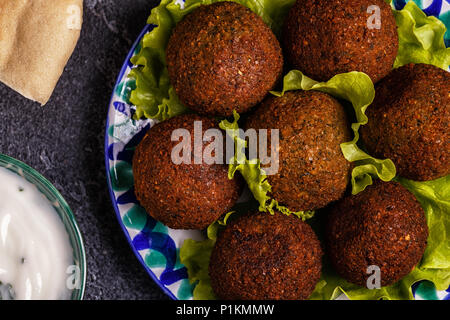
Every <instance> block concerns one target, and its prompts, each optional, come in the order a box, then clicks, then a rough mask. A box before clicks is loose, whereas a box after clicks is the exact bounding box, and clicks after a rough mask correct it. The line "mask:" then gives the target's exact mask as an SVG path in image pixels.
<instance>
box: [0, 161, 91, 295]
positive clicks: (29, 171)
mask: <svg viewBox="0 0 450 320" xmlns="http://www.w3.org/2000/svg"><path fill="white" fill-rule="evenodd" d="M4 164H6V165H4ZM8 165H11V166H15V167H17V168H18V169H20V170H22V172H23V174H24V175H29V176H31V177H33V178H35V179H36V181H38V183H40V186H41V187H42V188H43V189H45V190H46V191H48V192H49V193H50V194H52V195H53V196H55V198H56V200H57V201H58V203H59V205H60V206H61V212H62V213H63V214H64V215H65V217H66V218H67V222H68V224H67V223H64V221H62V218H61V217H60V216H59V214H58V217H59V218H60V220H61V221H62V222H63V224H64V226H65V228H66V229H67V228H71V229H72V230H73V231H74V232H73V233H74V235H75V236H74V240H75V242H76V244H77V246H78V248H79V250H77V251H78V254H79V256H80V258H81V259H80V261H79V267H80V275H81V282H80V289H79V290H78V291H79V293H78V294H77V295H76V296H75V297H72V298H71V300H83V298H84V293H85V290H86V275H87V263H86V250H85V247H84V241H83V236H82V235H81V232H80V229H79V227H78V223H77V221H76V219H75V216H74V214H73V212H72V210H71V209H70V206H69V204H68V203H67V201H66V200H65V199H64V197H63V196H62V195H61V193H60V192H59V191H58V190H57V189H56V187H55V186H54V185H53V184H52V183H51V182H50V181H49V180H47V179H46V178H45V177H44V176H43V175H42V174H40V173H39V172H38V171H36V170H35V169H33V168H32V167H30V166H29V165H27V164H26V163H24V162H22V161H20V160H17V159H14V158H12V157H10V156H7V155H5V154H2V153H0V167H2V168H6V169H8V168H9V166H8ZM12 172H13V171H12ZM14 173H16V174H18V175H20V174H19V173H17V172H14ZM30 183H31V182H30ZM66 232H67V230H66ZM67 234H68V235H69V237H70V234H69V232H67ZM72 249H73V250H74V251H75V250H76V248H73V246H72Z"/></svg>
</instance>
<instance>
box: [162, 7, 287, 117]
mask: <svg viewBox="0 0 450 320" xmlns="http://www.w3.org/2000/svg"><path fill="white" fill-rule="evenodd" d="M166 60H167V68H168V70H169V77H170V81H171V83H172V85H173V86H174V88H175V91H176V93H177V95H178V97H179V98H180V100H181V101H182V102H183V103H184V104H185V105H186V106H188V107H189V108H191V109H192V110H195V111H197V112H198V113H200V114H206V115H214V116H230V115H232V113H233V110H234V109H235V110H236V111H237V112H239V113H242V112H246V111H247V110H248V109H250V108H251V107H253V106H255V105H256V104H258V103H259V102H261V101H262V100H263V98H264V97H265V95H266V94H267V93H268V92H269V90H271V89H273V87H274V86H275V85H276V83H277V82H278V79H279V78H280V77H281V75H282V70H283V56H282V53H281V47H280V44H279V42H278V40H277V38H276V37H275V35H274V34H273V32H272V30H271V29H270V28H269V27H268V26H267V25H266V24H265V23H264V21H263V20H262V19H261V17H259V16H258V15H257V14H255V13H253V12H252V11H251V10H250V9H248V8H246V7H244V6H242V5H240V4H237V3H235V2H217V3H213V4H211V5H207V6H204V5H202V6H200V7H199V8H197V9H196V10H194V11H193V12H192V13H190V14H188V15H187V16H186V17H185V18H184V19H183V20H182V21H181V22H179V23H178V24H177V25H176V27H175V29H174V31H173V33H172V35H171V37H170V39H169V43H168V45H167V49H166Z"/></svg>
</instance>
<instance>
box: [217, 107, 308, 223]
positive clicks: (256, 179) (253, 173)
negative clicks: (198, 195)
mask: <svg viewBox="0 0 450 320" xmlns="http://www.w3.org/2000/svg"><path fill="white" fill-rule="evenodd" d="M233 117H234V120H233V122H229V121H228V120H226V119H225V120H223V121H222V122H220V124H219V126H220V128H221V129H223V130H225V131H226V133H227V134H228V135H229V136H230V137H231V138H232V139H233V141H234V145H235V152H234V157H233V158H232V159H231V160H230V164H229V167H228V178H229V179H233V178H234V176H235V174H236V172H237V171H239V172H240V174H241V175H242V177H243V178H244V180H245V182H246V183H247V186H248V188H249V189H250V191H251V192H252V194H253V197H254V198H255V199H256V201H258V203H259V211H263V212H269V213H270V214H274V213H275V210H277V211H279V212H281V213H283V214H286V215H291V214H293V215H295V216H297V217H299V218H300V219H302V220H306V219H309V218H311V217H312V216H314V211H297V212H294V211H291V210H289V209H288V208H287V207H285V206H282V205H280V204H279V203H278V201H277V200H276V199H273V198H271V197H270V196H269V193H270V191H271V189H272V186H271V185H270V184H269V182H268V181H267V175H266V174H265V172H264V169H262V168H261V163H260V161H259V160H258V159H252V160H248V159H247V158H246V156H245V150H244V148H245V146H246V141H245V140H244V139H242V138H241V137H240V136H239V124H238V121H239V118H240V116H239V114H238V113H237V112H236V111H234V112H233Z"/></svg>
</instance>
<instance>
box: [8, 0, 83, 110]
mask: <svg viewBox="0 0 450 320" xmlns="http://www.w3.org/2000/svg"><path fill="white" fill-rule="evenodd" d="M82 13H83V0H0V81H2V82H3V83H5V84H6V85H8V86H9V87H11V88H12V89H14V90H16V91H17V92H19V93H20V94H22V95H23V96H25V97H27V98H29V99H32V100H35V101H38V102H40V103H41V104H42V105H44V104H45V103H47V101H48V100H49V99H50V96H51V94H52V92H53V90H54V88H55V86H56V83H57V82H58V79H59V78H60V76H61V74H62V72H63V70H64V67H65V65H66V64H67V61H68V60H69V58H70V56H71V54H72V52H73V50H74V49H75V46H76V43H77V41H78V38H79V37H80V30H81V24H82Z"/></svg>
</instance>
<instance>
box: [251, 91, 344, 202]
mask: <svg viewBox="0 0 450 320" xmlns="http://www.w3.org/2000/svg"><path fill="white" fill-rule="evenodd" d="M246 128H247V129H248V128H254V129H256V130H258V129H269V130H268V132H269V134H268V136H269V135H271V134H272V130H270V129H278V130H279V139H280V140H279V146H278V147H279V148H278V150H277V149H276V148H274V147H273V146H270V148H269V150H270V153H271V155H276V152H277V151H278V157H279V161H278V164H279V166H278V171H277V172H276V173H275V172H271V173H270V174H269V172H268V174H269V175H268V178H267V179H268V182H269V183H270V185H271V186H272V191H271V193H272V197H273V198H274V199H276V200H277V201H278V202H279V203H280V204H283V205H285V206H287V207H288V208H289V209H291V210H295V211H306V210H316V209H319V208H322V207H325V206H326V205H327V204H328V203H330V202H332V201H335V200H338V199H340V198H341V197H342V196H343V195H344V192H345V190H346V188H347V185H348V183H349V181H350V172H351V163H350V162H348V161H347V160H346V159H345V158H344V155H343V154H342V151H341V148H340V144H341V143H343V142H347V141H350V140H351V133H350V125H349V123H348V120H347V116H346V113H345V110H344V107H343V106H342V105H341V104H340V103H339V102H338V101H337V100H336V99H334V98H333V97H332V96H330V95H328V94H326V93H322V92H318V91H291V92H287V93H285V94H284V95H283V96H282V97H270V98H267V99H266V100H265V101H264V102H263V103H262V105H261V106H260V107H259V108H258V109H257V110H255V114H254V115H253V116H252V117H249V119H248V122H247V124H246ZM260 151H261V150H260ZM272 158H274V157H273V156H272ZM260 160H261V162H262V163H264V162H265V160H264V159H261V155H260ZM272 161H273V160H272ZM272 167H274V165H273V164H272ZM263 169H265V168H264V167H263Z"/></svg>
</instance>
